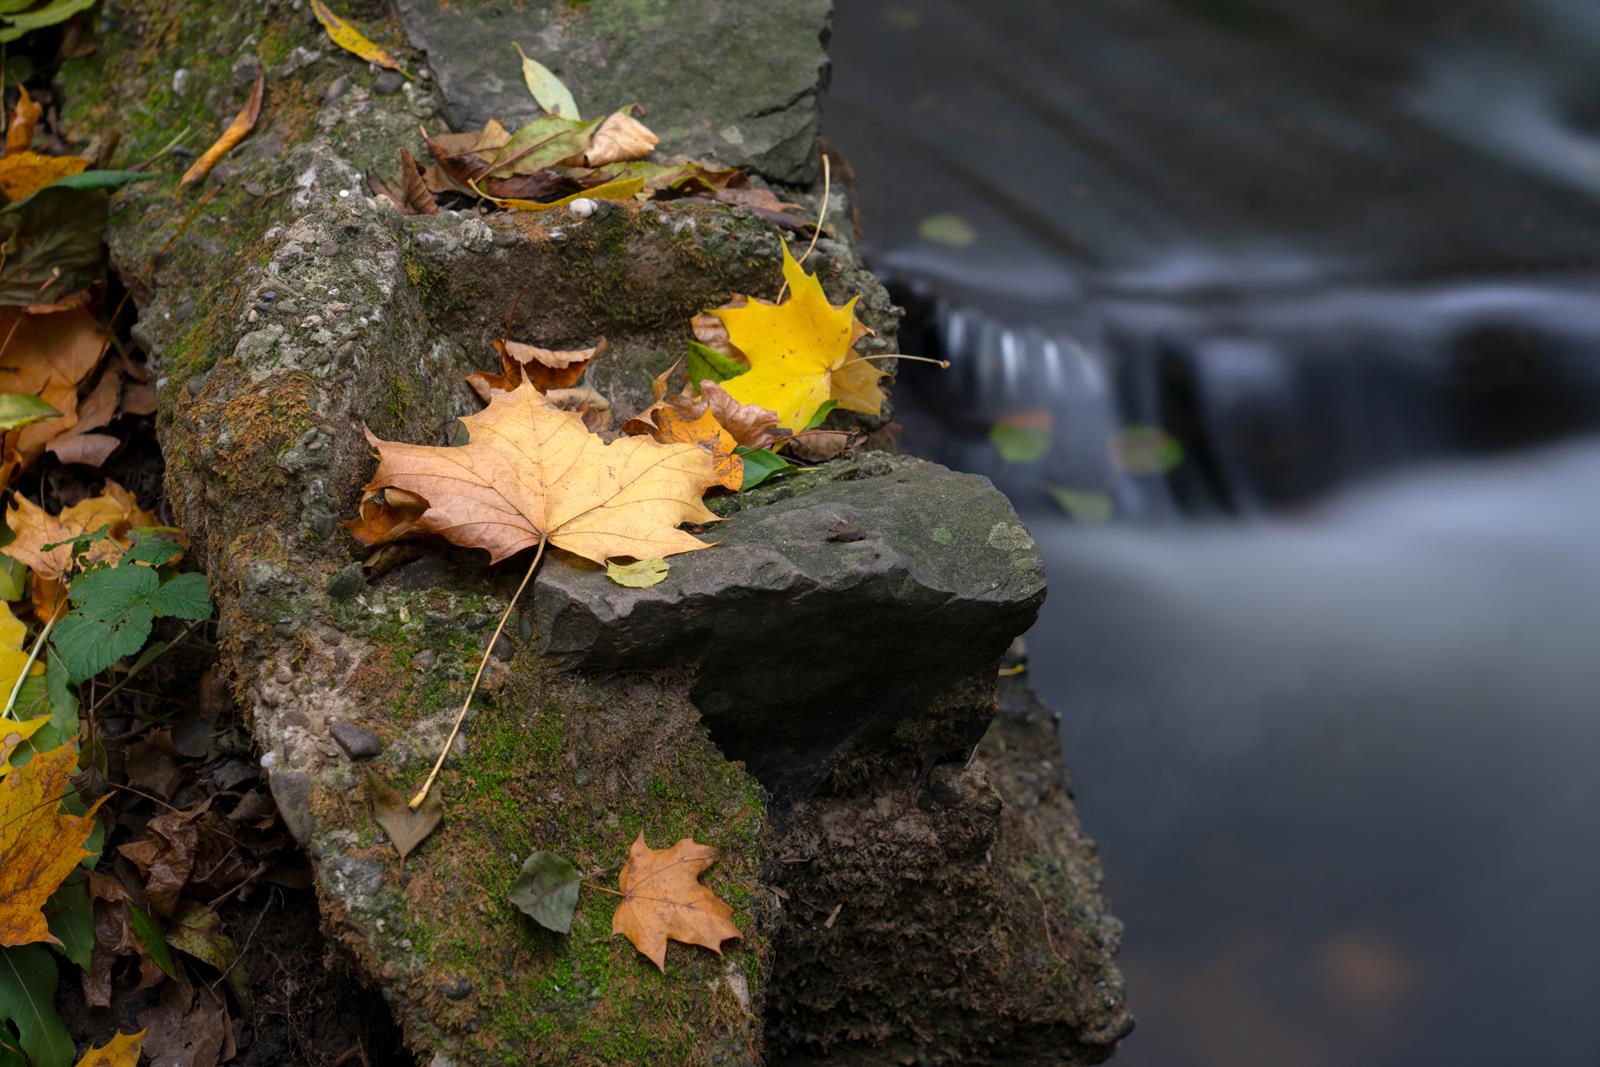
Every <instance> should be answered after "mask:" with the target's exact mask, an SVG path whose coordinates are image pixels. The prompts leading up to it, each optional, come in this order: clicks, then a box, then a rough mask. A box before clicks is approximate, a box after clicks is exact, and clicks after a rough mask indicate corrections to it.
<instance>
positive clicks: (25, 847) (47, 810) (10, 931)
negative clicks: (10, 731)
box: [0, 741, 105, 948]
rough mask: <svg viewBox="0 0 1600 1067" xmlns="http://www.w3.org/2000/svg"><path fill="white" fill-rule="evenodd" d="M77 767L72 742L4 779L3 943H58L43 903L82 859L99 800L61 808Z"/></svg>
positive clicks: (0, 850)
mask: <svg viewBox="0 0 1600 1067" xmlns="http://www.w3.org/2000/svg"><path fill="white" fill-rule="evenodd" d="M77 769H78V746H77V745H76V744H73V743H72V742H70V741H69V742H67V743H66V744H64V745H60V746H58V747H56V748H52V749H50V750H49V751H47V752H41V753H39V754H38V755H36V756H34V757H33V759H31V760H29V761H28V762H27V763H25V764H23V765H22V766H21V767H16V768H13V769H12V771H11V773H10V774H8V775H6V776H5V777H4V778H0V947H3V948H11V947H13V946H16V945H27V944H31V943H33V942H35V941H48V942H50V943H51V944H56V945H59V944H60V943H61V942H60V941H58V940H56V938H55V937H53V936H52V935H51V933H50V927H49V924H48V923H47V922H46V920H45V917H44V911H43V910H42V909H43V908H44V903H45V901H46V900H48V899H49V898H50V894H52V893H54V892H55V891H56V889H57V888H58V887H59V886H60V885H61V883H62V882H63V881H64V880H65V879H66V877H67V875H69V874H71V873H72V869H73V868H74V867H76V866H77V865H78V862H79V861H80V860H82V859H83V857H85V856H87V855H88V854H89V853H88V851H87V850H86V849H85V848H84V847H83V843H84V842H85V841H86V840H88V838H89V833H90V831H92V830H93V829H94V813H95V809H96V808H98V807H99V806H100V804H101V803H102V802H103V801H104V800H105V798H104V797H101V798H100V800H97V801H95V802H94V804H93V805H92V806H91V807H90V808H89V810H88V812H87V813H85V814H83V815H64V814H62V813H61V810H60V809H61V799H62V798H63V797H64V796H66V795H67V793H68V792H69V791H70V790H71V788H72V786H71V778H72V775H73V774H74V773H76V772H77Z"/></svg>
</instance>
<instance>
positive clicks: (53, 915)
mask: <svg viewBox="0 0 1600 1067" xmlns="http://www.w3.org/2000/svg"><path fill="white" fill-rule="evenodd" d="M44 917H45V920H46V921H47V922H48V923H49V924H50V935H51V936H52V937H54V938H55V939H56V940H57V941H60V942H61V947H60V948H59V949H57V950H56V951H58V952H60V953H61V954H62V955H63V956H65V957H66V958H67V959H69V960H71V961H72V962H73V963H76V964H77V965H78V966H79V967H80V968H81V969H83V970H85V971H87V970H88V969H89V964H90V958H91V957H92V956H93V955H94V904H93V902H91V901H90V899H89V878H88V876H87V875H78V876H77V877H76V878H68V879H67V880H66V881H65V882H62V883H61V887H60V888H59V889H57V890H56V891H55V892H54V893H52V894H50V899H49V900H47V901H45V905H44Z"/></svg>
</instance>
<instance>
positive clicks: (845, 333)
mask: <svg viewBox="0 0 1600 1067" xmlns="http://www.w3.org/2000/svg"><path fill="white" fill-rule="evenodd" d="M783 275H784V278H785V279H786V280H787V282H788V285H789V297H788V299H787V300H785V301H784V302H783V303H781V304H772V303H768V302H767V301H765V300H752V301H750V303H748V304H747V305H745V306H744V307H723V308H718V309H716V310H715V311H713V312H712V313H711V314H713V315H715V316H716V317H717V318H719V319H721V320H722V323H723V325H724V326H726V327H727V331H728V341H729V343H730V344H731V345H732V346H733V347H734V348H735V349H737V350H738V351H739V352H741V353H743V355H744V357H745V358H746V359H747V360H749V361H750V370H749V371H748V372H746V373H744V374H741V375H739V376H738V377H736V378H730V379H728V380H727V381H726V382H724V383H723V388H724V389H726V390H727V391H728V393H729V395H731V396H732V397H733V398H734V399H735V400H738V401H739V402H740V403H741V404H755V405H758V406H760V407H764V408H768V409H770V410H772V411H774V412H776V413H777V415H778V425H780V426H783V427H786V428H788V429H791V430H800V429H804V428H805V426H806V424H807V423H808V422H809V421H810V420H811V417H812V416H813V415H815V414H816V412H817V410H818V409H819V408H821V407H822V405H823V404H824V403H825V402H826V401H828V400H833V401H836V402H837V403H838V405H839V406H840V407H842V408H845V409H847V410H850V411H860V412H865V413H867V414H870V415H876V414H878V413H879V412H880V411H882V409H883V390H882V388H881V387H880V386H879V385H878V379H880V378H882V377H883V372H882V371H880V370H878V369H877V368H876V367H874V366H873V365H872V364H871V363H868V362H867V361H865V360H863V359H862V358H861V357H860V356H858V355H856V353H855V350H854V345H855V342H856V341H857V340H859V339H860V338H861V337H862V336H863V335H864V333H865V327H863V326H861V324H860V323H859V321H857V319H856V317H855V303H856V299H857V298H856V297H851V298H850V301H849V302H848V303H846V304H845V305H843V306H842V307H835V306H834V305H832V304H830V303H829V302H828V298H827V296H826V295H825V294H824V293H823V291H822V284H821V283H820V282H818V281H817V278H816V275H813V274H807V273H806V272H805V270H804V269H803V268H802V267H801V266H800V264H798V263H796V262H795V259H794V256H793V255H791V254H790V252H789V246H788V245H787V244H783ZM702 343H704V342H702Z"/></svg>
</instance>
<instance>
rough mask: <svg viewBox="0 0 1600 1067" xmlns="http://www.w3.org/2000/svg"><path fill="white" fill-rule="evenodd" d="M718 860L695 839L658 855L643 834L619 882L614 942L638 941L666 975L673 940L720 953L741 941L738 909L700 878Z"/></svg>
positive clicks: (629, 857) (639, 945) (685, 840)
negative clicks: (619, 939) (735, 939)
mask: <svg viewBox="0 0 1600 1067" xmlns="http://www.w3.org/2000/svg"><path fill="white" fill-rule="evenodd" d="M716 859H717V850H716V849H714V848H712V847H711V846H710V845H702V844H699V843H698V842H696V841H694V840H692V839H690V838H687V837H686V838H684V839H683V840H681V841H679V842H678V843H677V844H676V845H673V846H672V847H671V848H664V849H657V848H651V847H650V846H649V845H647V844H645V840H644V834H643V833H640V834H639V836H638V838H637V839H636V840H635V841H634V842H633V845H632V846H631V847H630V848H629V849H628V861H627V863H626V864H624V865H623V868H622V876H621V878H620V879H619V881H618V888H619V889H621V890H622V903H620V904H618V905H617V910H616V912H615V913H613V914H612V916H611V933H612V936H615V935H617V934H621V935H623V936H624V937H626V938H627V939H628V940H629V941H632V942H633V946H634V947H635V948H637V949H638V950H639V951H640V952H642V953H643V954H644V955H645V957H646V958H647V959H649V960H650V962H652V963H654V964H655V965H656V966H657V967H658V968H660V969H661V970H662V971H665V970H666V969H667V965H666V960H667V941H668V940H669V939H670V940H673V941H681V942H683V943H684V944H686V945H703V946H704V947H706V948H709V949H710V950H711V951H713V952H717V953H720V952H721V951H722V943H723V942H724V941H726V940H728V939H729V938H733V937H739V936H741V935H740V933H739V928H738V927H736V926H734V925H733V909H732V908H730V907H729V906H728V905H727V904H725V903H723V902H722V901H721V900H720V899H718V898H717V895H716V894H715V893H713V892H712V891H711V890H710V889H708V888H706V887H705V886H703V885H701V884H700V875H701V874H702V873H703V872H704V871H705V870H706V869H707V868H708V867H710V866H711V865H712V864H713V863H715V862H716Z"/></svg>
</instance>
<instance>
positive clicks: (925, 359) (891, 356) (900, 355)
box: [856, 352, 950, 370]
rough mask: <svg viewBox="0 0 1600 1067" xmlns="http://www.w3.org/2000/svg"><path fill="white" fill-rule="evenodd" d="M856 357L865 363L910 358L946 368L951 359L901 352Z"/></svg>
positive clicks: (917, 361)
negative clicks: (909, 354) (910, 354)
mask: <svg viewBox="0 0 1600 1067" xmlns="http://www.w3.org/2000/svg"><path fill="white" fill-rule="evenodd" d="M856 358H857V359H859V360H861V361H862V362H863V363H871V362H872V361H874V360H878V359H909V360H912V361H913V362H916V363H932V364H935V365H936V366H939V367H943V368H944V369H945V370H949V369H950V361H949V360H948V359H934V358H933V357H932V356H908V355H905V354H903V353H900V352H890V353H888V354H886V355H881V356H857V357H856Z"/></svg>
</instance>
